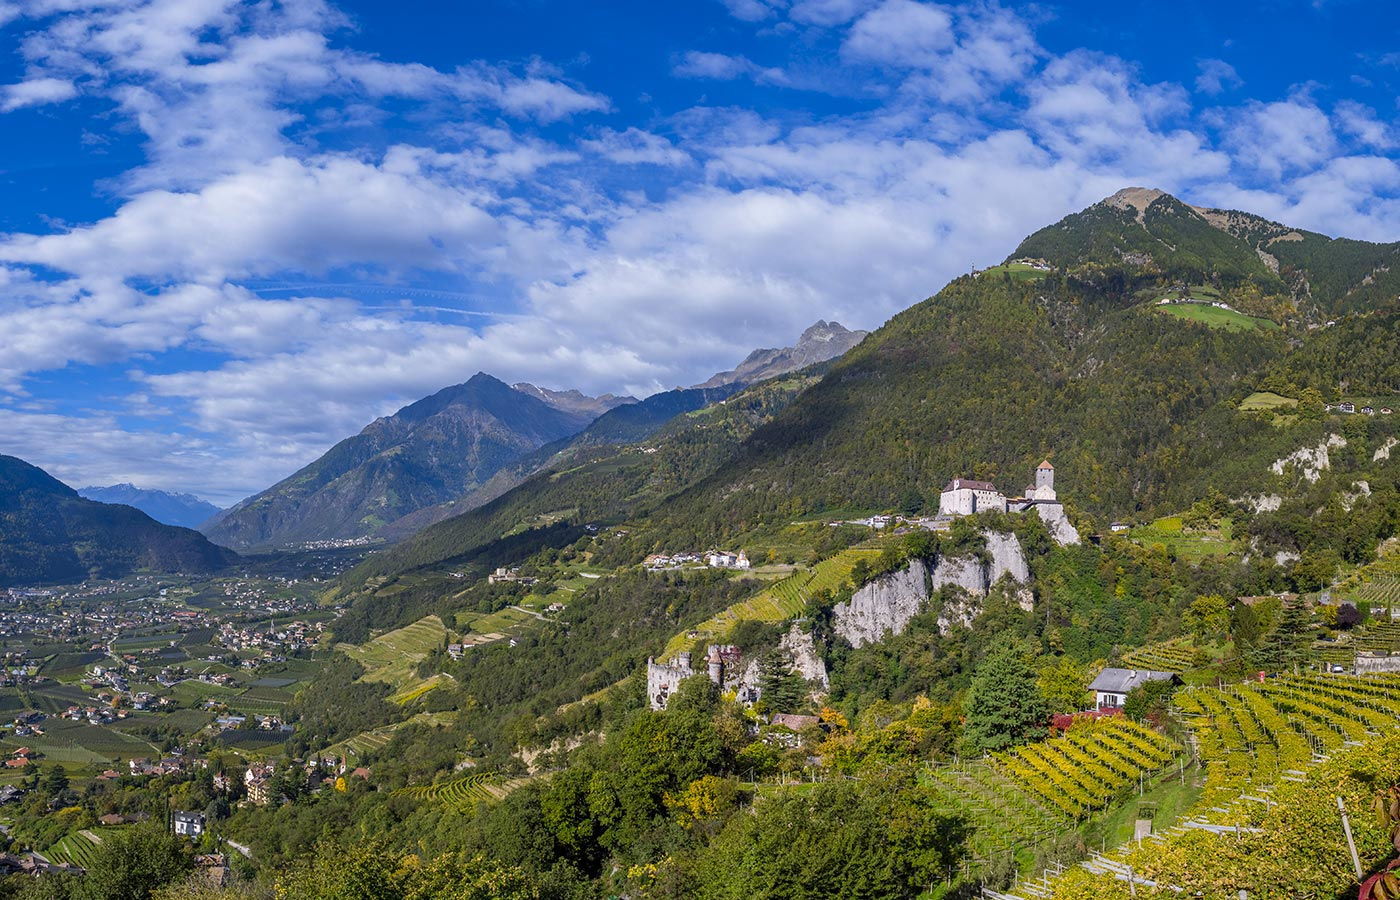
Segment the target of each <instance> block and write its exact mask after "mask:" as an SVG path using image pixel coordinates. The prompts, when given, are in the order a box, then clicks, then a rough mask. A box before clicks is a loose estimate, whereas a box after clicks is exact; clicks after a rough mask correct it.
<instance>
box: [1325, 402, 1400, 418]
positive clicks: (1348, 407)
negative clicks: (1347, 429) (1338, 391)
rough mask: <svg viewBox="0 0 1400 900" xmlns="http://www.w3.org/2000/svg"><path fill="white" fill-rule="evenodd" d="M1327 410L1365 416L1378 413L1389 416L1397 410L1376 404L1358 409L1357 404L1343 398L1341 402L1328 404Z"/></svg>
mask: <svg viewBox="0 0 1400 900" xmlns="http://www.w3.org/2000/svg"><path fill="white" fill-rule="evenodd" d="M1327 411H1328V412H1332V413H1343V414H1346V415H1351V414H1354V413H1360V414H1361V415H1363V416H1374V415H1376V414H1377V413H1379V414H1380V415H1383V416H1388V415H1392V414H1393V413H1394V412H1395V410H1393V409H1391V408H1390V407H1389V406H1382V407H1381V408H1380V409H1376V408H1375V407H1374V406H1363V407H1360V408H1359V409H1358V408H1357V406H1356V404H1355V403H1352V402H1351V401H1350V400H1343V401H1342V402H1341V403H1329V404H1327Z"/></svg>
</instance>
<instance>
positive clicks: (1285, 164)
mask: <svg viewBox="0 0 1400 900" xmlns="http://www.w3.org/2000/svg"><path fill="white" fill-rule="evenodd" d="M1225 132H1226V141H1227V144H1228V145H1229V146H1230V147H1231V149H1233V151H1234V156H1235V158H1236V159H1237V160H1238V161H1239V163H1240V164H1241V165H1242V166H1244V167H1248V168H1253V169H1256V170H1257V171H1259V172H1260V173H1262V174H1263V175H1265V176H1267V177H1269V178H1275V179H1277V178H1282V177H1284V176H1285V175H1295V174H1297V173H1299V172H1301V171H1304V170H1307V169H1310V168H1313V167H1315V166H1318V165H1321V164H1323V163H1325V162H1326V161H1327V160H1328V159H1329V158H1330V157H1331V156H1332V155H1333V154H1334V153H1335V152H1336V150H1337V139H1336V135H1335V134H1334V133H1333V131H1332V123H1331V121H1330V120H1329V119H1328V117H1327V114H1326V113H1324V112H1323V111H1322V110H1321V109H1319V108H1318V107H1317V106H1316V105H1314V104H1313V103H1312V102H1311V101H1308V100H1305V99H1302V98H1293V99H1289V100H1280V101H1276V102H1273V103H1260V102H1258V101H1253V102H1251V103H1249V104H1247V105H1246V106H1245V108H1244V109H1243V110H1241V111H1240V112H1238V113H1235V114H1232V115H1231V117H1230V121H1229V122H1228V124H1227V125H1226V128H1225Z"/></svg>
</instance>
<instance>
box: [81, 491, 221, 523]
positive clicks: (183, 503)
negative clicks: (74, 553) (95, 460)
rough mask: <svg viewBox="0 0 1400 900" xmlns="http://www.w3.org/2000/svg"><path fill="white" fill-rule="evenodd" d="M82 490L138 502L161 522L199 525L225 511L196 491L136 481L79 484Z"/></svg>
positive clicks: (99, 497) (103, 499)
mask: <svg viewBox="0 0 1400 900" xmlns="http://www.w3.org/2000/svg"><path fill="white" fill-rule="evenodd" d="M78 494H79V495H80V496H82V497H85V498H87V499H88V500H96V501H97V502H98V503H122V504H125V505H127V506H134V507H136V508H137V509H139V510H141V511H142V512H143V513H145V514H146V515H148V516H150V517H151V518H152V519H155V520H156V521H157V522H162V523H164V524H166V525H178V526H180V527H181V528H197V527H199V526H200V525H202V524H204V523H205V522H207V521H208V520H209V519H210V518H212V517H213V516H216V515H218V514H219V513H220V512H222V510H221V509H220V508H219V507H217V506H215V505H214V504H212V503H210V502H209V501H207V500H201V499H200V498H198V497H196V496H195V495H194V494H172V493H169V492H167V491H155V490H148V489H145V488H139V487H137V486H136V485H134V484H114V485H110V486H108V487H82V488H78Z"/></svg>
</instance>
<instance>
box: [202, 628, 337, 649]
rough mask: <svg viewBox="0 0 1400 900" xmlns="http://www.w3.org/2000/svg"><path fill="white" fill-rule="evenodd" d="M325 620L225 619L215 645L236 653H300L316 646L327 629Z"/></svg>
mask: <svg viewBox="0 0 1400 900" xmlns="http://www.w3.org/2000/svg"><path fill="white" fill-rule="evenodd" d="M325 628H326V623H324V622H304V621H301V620H296V621H291V622H283V623H281V624H278V625H274V624H272V623H267V624H265V625H262V626H259V625H257V624H251V625H250V624H246V623H234V622H225V623H223V624H222V625H220V626H219V631H218V633H217V634H215V635H214V641H213V643H215V644H216V645H218V646H220V647H224V648H226V649H228V650H232V651H234V652H239V651H243V652H250V651H255V652H259V653H264V654H266V653H278V654H284V655H285V654H287V653H298V652H300V651H302V650H306V649H309V648H311V647H313V646H314V645H315V644H316V642H317V641H318V640H320V638H321V635H322V634H323V633H324V632H325Z"/></svg>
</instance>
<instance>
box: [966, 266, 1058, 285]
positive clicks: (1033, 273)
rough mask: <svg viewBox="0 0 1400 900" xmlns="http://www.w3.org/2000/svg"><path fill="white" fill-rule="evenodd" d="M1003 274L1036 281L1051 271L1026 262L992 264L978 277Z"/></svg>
mask: <svg viewBox="0 0 1400 900" xmlns="http://www.w3.org/2000/svg"><path fill="white" fill-rule="evenodd" d="M1002 274H1005V275H1010V276H1011V280H1012V281H1035V280H1036V279H1038V278H1044V277H1045V276H1046V275H1049V274H1050V273H1049V272H1048V271H1046V270H1045V269H1037V268H1035V267H1034V266H1028V265H1026V264H1025V263H1008V264H1007V265H1004V266H992V267H991V268H989V269H983V270H982V272H981V274H980V275H979V276H978V277H979V278H980V277H981V276H982V275H1002Z"/></svg>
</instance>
